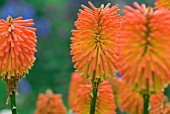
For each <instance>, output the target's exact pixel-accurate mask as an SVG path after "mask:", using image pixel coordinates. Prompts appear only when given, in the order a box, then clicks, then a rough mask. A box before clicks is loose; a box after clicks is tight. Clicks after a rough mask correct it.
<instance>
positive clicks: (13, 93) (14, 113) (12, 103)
mask: <svg viewBox="0 0 170 114" xmlns="http://www.w3.org/2000/svg"><path fill="white" fill-rule="evenodd" d="M10 99H11V110H12V114H17V106H16V100H15V91H13V92H12V95H10Z"/></svg>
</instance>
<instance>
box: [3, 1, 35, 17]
mask: <svg viewBox="0 0 170 114" xmlns="http://www.w3.org/2000/svg"><path fill="white" fill-rule="evenodd" d="M0 14H1V16H2V17H1V18H3V19H6V17H7V16H8V15H11V16H12V17H18V16H22V17H23V18H24V19H29V18H32V19H35V18H36V13H35V9H34V8H33V7H32V6H31V5H28V4H26V3H22V2H13V1H9V2H6V3H5V4H4V5H3V6H2V8H1V11H0Z"/></svg>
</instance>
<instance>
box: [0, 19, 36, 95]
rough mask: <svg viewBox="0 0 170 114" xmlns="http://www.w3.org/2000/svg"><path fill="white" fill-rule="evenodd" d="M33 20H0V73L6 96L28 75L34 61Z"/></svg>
mask: <svg viewBox="0 0 170 114" xmlns="http://www.w3.org/2000/svg"><path fill="white" fill-rule="evenodd" d="M33 25H34V23H33V20H32V19H27V20H22V17H18V18H15V19H12V17H10V16H8V17H7V20H6V21H5V20H0V72H1V76H2V79H3V80H4V81H5V82H6V84H7V91H8V94H11V92H12V91H15V90H16V87H17V84H18V81H19V79H20V78H21V77H23V76H25V75H26V74H27V73H28V70H29V69H30V68H31V67H32V65H33V62H34V61H35V57H34V53H35V52H36V51H37V50H36V42H37V40H36V34H35V31H36V29H35V28H31V27H29V26H33Z"/></svg>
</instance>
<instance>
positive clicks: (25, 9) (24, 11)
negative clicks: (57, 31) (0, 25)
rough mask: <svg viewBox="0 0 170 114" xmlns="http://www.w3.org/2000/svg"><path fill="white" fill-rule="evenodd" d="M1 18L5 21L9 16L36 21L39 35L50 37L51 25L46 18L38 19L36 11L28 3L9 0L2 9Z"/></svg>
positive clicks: (19, 0)
mask: <svg viewBox="0 0 170 114" xmlns="http://www.w3.org/2000/svg"><path fill="white" fill-rule="evenodd" d="M0 15H1V18H3V19H5V20H6V18H7V17H8V15H10V16H12V17H19V16H22V17H23V18H24V19H34V21H35V25H34V27H36V28H37V35H40V36H43V37H44V36H48V35H49V34H50V32H49V31H50V24H49V21H48V20H47V19H46V18H45V17H41V18H38V17H37V16H36V9H34V7H33V6H32V5H30V4H28V3H25V2H23V1H21V0H9V1H8V2H6V3H5V4H4V5H3V6H2V7H1V8H0Z"/></svg>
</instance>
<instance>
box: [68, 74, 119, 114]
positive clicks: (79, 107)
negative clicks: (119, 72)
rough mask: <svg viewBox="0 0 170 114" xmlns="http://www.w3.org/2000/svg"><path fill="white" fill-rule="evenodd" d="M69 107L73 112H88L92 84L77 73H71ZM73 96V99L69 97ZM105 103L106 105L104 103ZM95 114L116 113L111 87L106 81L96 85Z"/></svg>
mask: <svg viewBox="0 0 170 114" xmlns="http://www.w3.org/2000/svg"><path fill="white" fill-rule="evenodd" d="M69 91H70V92H69V104H70V108H71V110H72V111H73V113H75V114H89V112H90V101H91V97H92V96H91V95H92V94H91V91H92V85H91V84H90V81H89V80H87V79H83V78H82V77H81V76H80V75H79V74H78V73H76V72H75V73H73V75H72V80H71V85H70V90H69ZM70 98H73V99H70ZM106 104H107V105H106ZM95 109H96V110H95V114H116V112H115V110H116V106H115V103H114V95H113V91H112V87H111V86H110V85H109V83H108V82H107V81H104V82H102V83H101V84H100V85H99V87H98V97H97V101H96V108H95Z"/></svg>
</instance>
